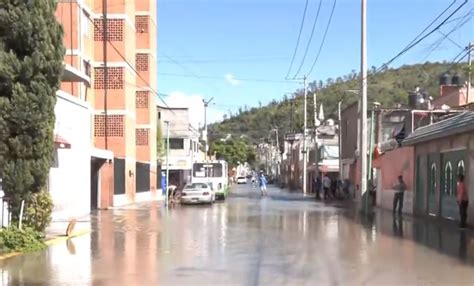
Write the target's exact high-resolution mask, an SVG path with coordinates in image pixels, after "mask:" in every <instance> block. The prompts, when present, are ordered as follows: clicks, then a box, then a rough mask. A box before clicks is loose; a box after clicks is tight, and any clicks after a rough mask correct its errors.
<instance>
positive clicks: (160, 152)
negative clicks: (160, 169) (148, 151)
mask: <svg viewBox="0 0 474 286" xmlns="http://www.w3.org/2000/svg"><path fill="white" fill-rule="evenodd" d="M164 155H165V141H164V139H163V131H162V130H161V122H160V121H158V124H157V125H156V156H157V157H158V158H157V159H158V160H161V158H162V157H163V156H164Z"/></svg>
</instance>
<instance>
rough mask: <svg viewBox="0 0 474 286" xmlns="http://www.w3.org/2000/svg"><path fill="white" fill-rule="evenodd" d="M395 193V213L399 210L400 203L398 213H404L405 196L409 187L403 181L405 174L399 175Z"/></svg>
mask: <svg viewBox="0 0 474 286" xmlns="http://www.w3.org/2000/svg"><path fill="white" fill-rule="evenodd" d="M394 189H395V195H394V196H393V213H395V211H396V210H397V205H398V214H402V210H403V196H404V194H405V191H406V189H407V185H406V184H405V182H404V181H403V176H402V175H400V176H398V184H397V185H396V186H395V187H394Z"/></svg>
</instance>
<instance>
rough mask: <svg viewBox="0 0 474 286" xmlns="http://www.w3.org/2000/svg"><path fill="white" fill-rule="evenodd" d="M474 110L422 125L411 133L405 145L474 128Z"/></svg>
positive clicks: (404, 142) (404, 141)
mask: <svg viewBox="0 0 474 286" xmlns="http://www.w3.org/2000/svg"><path fill="white" fill-rule="evenodd" d="M473 123H474V112H464V113H461V114H458V115H455V116H453V117H450V118H448V119H445V120H442V121H439V122H436V123H434V124H431V125H427V126H424V127H420V128H418V129H416V130H415V132H413V133H411V134H410V135H409V136H408V137H407V138H405V140H403V145H405V146H408V145H415V144H418V143H423V142H427V141H431V140H435V139H439V138H442V137H447V136H453V135H457V134H461V133H464V132H467V131H472V130H474V124H473Z"/></svg>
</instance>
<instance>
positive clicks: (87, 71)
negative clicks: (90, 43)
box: [83, 60, 91, 76]
mask: <svg viewBox="0 0 474 286" xmlns="http://www.w3.org/2000/svg"><path fill="white" fill-rule="evenodd" d="M83 64H84V73H85V74H86V75H87V76H91V64H90V63H89V61H86V60H83Z"/></svg>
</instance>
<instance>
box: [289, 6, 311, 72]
mask: <svg viewBox="0 0 474 286" xmlns="http://www.w3.org/2000/svg"><path fill="white" fill-rule="evenodd" d="M308 3H309V0H306V3H305V5H304V11H303V17H302V19H301V24H300V32H299V33H298V39H297V40H296V47H295V51H294V52H293V56H292V57H291V63H290V67H289V68H288V72H287V73H286V76H285V79H288V76H289V75H290V72H291V69H292V67H293V63H294V61H295V57H296V53H297V51H298V47H299V45H300V39H301V33H302V32H303V26H304V20H305V18H306V10H307V9H308Z"/></svg>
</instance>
